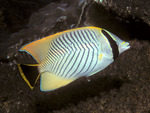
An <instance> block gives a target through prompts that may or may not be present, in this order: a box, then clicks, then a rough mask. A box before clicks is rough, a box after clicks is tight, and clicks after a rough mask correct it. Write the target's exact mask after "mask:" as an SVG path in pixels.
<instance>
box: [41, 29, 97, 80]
mask: <svg viewBox="0 0 150 113" xmlns="http://www.w3.org/2000/svg"><path fill="white" fill-rule="evenodd" d="M98 52H99V47H98V41H97V35H96V33H95V30H93V29H88V28H86V29H77V30H73V31H70V32H67V33H63V34H61V35H59V36H58V37H57V38H55V39H54V40H53V41H52V42H51V43H50V45H49V51H48V53H47V57H46V59H45V61H44V62H43V63H42V68H46V70H47V71H50V72H51V73H54V74H56V75H58V76H60V77H63V78H76V77H80V76H85V75H87V74H89V73H90V72H93V70H94V69H95V67H96V65H97V63H98Z"/></svg>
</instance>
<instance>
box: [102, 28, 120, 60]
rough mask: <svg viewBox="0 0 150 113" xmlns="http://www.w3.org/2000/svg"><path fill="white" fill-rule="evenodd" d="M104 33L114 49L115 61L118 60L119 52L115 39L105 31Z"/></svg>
mask: <svg viewBox="0 0 150 113" xmlns="http://www.w3.org/2000/svg"><path fill="white" fill-rule="evenodd" d="M102 33H103V34H104V35H105V36H106V38H107V39H108V41H109V43H110V46H111V48H112V52H113V59H114V60H116V58H117V57H118V56H119V50H118V45H117V43H116V42H115V41H114V40H113V38H112V37H111V36H110V35H109V34H108V33H107V32H106V31H105V30H102Z"/></svg>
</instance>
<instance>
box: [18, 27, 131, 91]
mask: <svg viewBox="0 0 150 113" xmlns="http://www.w3.org/2000/svg"><path fill="white" fill-rule="evenodd" d="M129 48H130V46H129V43H128V42H125V41H123V40H121V39H120V38H118V37H117V36H116V35H114V34H113V33H111V32H109V31H107V30H105V29H102V28H98V27H81V28H76V29H71V30H66V31H63V32H59V33H56V34H54V35H50V36H47V37H44V38H42V39H40V40H36V41H33V42H31V43H29V44H26V45H25V46H23V47H22V48H21V49H20V51H25V52H27V53H29V54H30V55H31V56H33V58H34V59H35V60H36V61H37V63H38V64H18V68H19V72H20V74H21V76H22V77H23V79H24V80H25V82H26V83H27V84H28V85H29V87H30V88H31V89H33V87H34V85H35V84H36V82H37V80H38V78H39V77H40V89H41V91H51V90H55V89H57V88H60V87H63V86H65V85H67V84H69V83H71V82H73V81H75V80H76V79H78V78H80V77H82V76H86V77H88V76H91V75H94V74H95V73H97V72H99V71H101V70H103V69H104V68H106V67H107V66H108V65H110V64H111V63H112V62H113V61H115V60H116V58H117V57H118V56H119V55H120V54H121V53H122V52H124V51H125V50H127V49H129Z"/></svg>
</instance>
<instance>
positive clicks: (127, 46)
mask: <svg viewBox="0 0 150 113" xmlns="http://www.w3.org/2000/svg"><path fill="white" fill-rule="evenodd" d="M130 47H131V46H130V45H129V43H128V42H125V43H124V44H123V45H122V46H121V47H120V49H119V51H120V53H122V52H124V51H126V50H128V49H129V48H130Z"/></svg>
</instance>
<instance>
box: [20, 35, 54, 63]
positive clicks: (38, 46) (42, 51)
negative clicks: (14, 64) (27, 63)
mask: <svg viewBox="0 0 150 113" xmlns="http://www.w3.org/2000/svg"><path fill="white" fill-rule="evenodd" d="M54 38H55V37H52V36H48V37H45V38H42V39H40V40H36V41H34V42H31V43H29V44H26V45H25V46H23V47H22V48H21V49H20V51H26V52H28V53H29V54H30V55H31V56H33V58H34V59H35V60H36V61H37V62H38V63H41V62H42V61H43V60H44V58H45V57H46V55H47V52H48V50H49V47H50V46H49V45H50V42H51V41H52V40H53V39H54Z"/></svg>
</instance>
